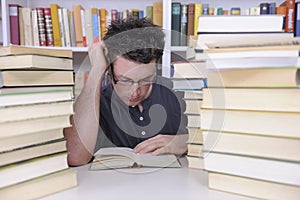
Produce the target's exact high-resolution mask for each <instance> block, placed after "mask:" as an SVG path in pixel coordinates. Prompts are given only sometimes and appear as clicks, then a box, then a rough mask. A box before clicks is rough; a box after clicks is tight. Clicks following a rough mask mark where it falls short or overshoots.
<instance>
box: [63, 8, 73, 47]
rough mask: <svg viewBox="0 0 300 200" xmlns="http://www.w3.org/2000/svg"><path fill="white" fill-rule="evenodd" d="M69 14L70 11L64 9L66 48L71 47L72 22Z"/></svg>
mask: <svg viewBox="0 0 300 200" xmlns="http://www.w3.org/2000/svg"><path fill="white" fill-rule="evenodd" d="M69 13H70V11H69V10H68V9H67V8H63V9H62V14H63V22H64V23H63V27H64V34H65V41H66V46H67V47H71V36H70V35H71V33H70V25H69V23H70V21H69Z"/></svg>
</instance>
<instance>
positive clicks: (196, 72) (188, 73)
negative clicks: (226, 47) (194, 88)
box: [171, 62, 207, 78]
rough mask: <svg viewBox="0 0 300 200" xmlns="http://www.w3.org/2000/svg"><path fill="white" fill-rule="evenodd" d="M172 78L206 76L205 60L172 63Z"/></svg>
mask: <svg viewBox="0 0 300 200" xmlns="http://www.w3.org/2000/svg"><path fill="white" fill-rule="evenodd" d="M172 66H173V68H174V71H172V70H171V73H172V72H173V73H172V74H171V77H172V78H206V77H207V69H206V67H205V66H206V64H205V62H185V63H173V64H172Z"/></svg>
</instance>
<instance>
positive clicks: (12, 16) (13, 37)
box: [8, 4, 20, 45]
mask: <svg viewBox="0 0 300 200" xmlns="http://www.w3.org/2000/svg"><path fill="white" fill-rule="evenodd" d="M8 7H9V25H10V43H11V44H15V45H20V37H19V36H20V35H19V13H18V8H19V7H20V5H18V4H9V5H8Z"/></svg>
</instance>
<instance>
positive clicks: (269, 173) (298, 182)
mask: <svg viewBox="0 0 300 200" xmlns="http://www.w3.org/2000/svg"><path fill="white" fill-rule="evenodd" d="M204 163H205V166H204V167H205V170H207V171H211V172H219V173H224V174H231V175H236V176H244V177H248V178H254V179H261V180H265V181H272V182H277V183H283V184H290V185H295V186H300V173H299V170H300V164H299V162H285V161H280V160H271V159H262V158H256V157H247V156H238V155H230V154H221V153H212V152H210V153H208V154H207V155H206V156H204Z"/></svg>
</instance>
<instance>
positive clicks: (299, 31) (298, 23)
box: [294, 1, 300, 37]
mask: <svg viewBox="0 0 300 200" xmlns="http://www.w3.org/2000/svg"><path fill="white" fill-rule="evenodd" d="M294 36H295V37H299V36H300V2H299V1H298V2H296V4H295V24H294Z"/></svg>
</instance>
